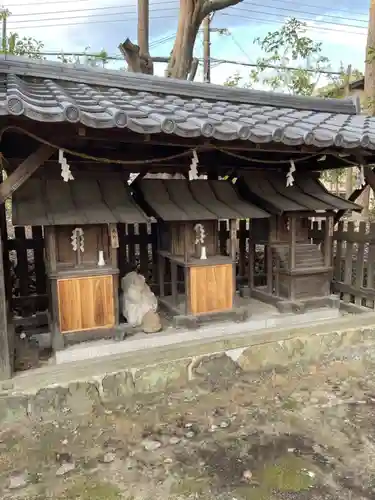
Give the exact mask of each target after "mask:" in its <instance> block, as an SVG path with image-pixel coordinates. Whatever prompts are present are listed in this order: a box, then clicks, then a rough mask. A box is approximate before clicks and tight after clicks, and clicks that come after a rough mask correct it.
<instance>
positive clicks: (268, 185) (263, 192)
mask: <svg viewBox="0 0 375 500" xmlns="http://www.w3.org/2000/svg"><path fill="white" fill-rule="evenodd" d="M240 179H242V181H243V182H244V183H245V185H246V191H245V192H244V191H243V190H242V191H241V192H242V194H243V195H244V197H246V199H249V201H252V202H253V203H257V204H259V205H260V206H262V207H263V208H265V209H266V210H269V211H271V212H272V213H283V212H300V211H302V212H304V211H327V210H333V211H337V210H356V211H361V210H362V207H361V206H360V205H357V204H355V203H353V202H351V201H348V200H345V199H343V198H341V197H340V196H335V195H334V194H332V193H330V192H329V191H327V189H326V188H325V187H324V186H323V184H322V183H321V182H320V181H319V180H318V179H316V178H314V177H313V176H308V175H306V174H304V175H301V174H300V175H298V174H294V184H293V186H288V187H287V186H286V178H285V174H282V173H278V172H269V173H266V172H257V173H256V174H254V173H253V174H251V173H249V172H247V173H243V174H242V175H241V176H240ZM240 182H241V180H240ZM246 193H248V195H249V196H245V195H246Z"/></svg>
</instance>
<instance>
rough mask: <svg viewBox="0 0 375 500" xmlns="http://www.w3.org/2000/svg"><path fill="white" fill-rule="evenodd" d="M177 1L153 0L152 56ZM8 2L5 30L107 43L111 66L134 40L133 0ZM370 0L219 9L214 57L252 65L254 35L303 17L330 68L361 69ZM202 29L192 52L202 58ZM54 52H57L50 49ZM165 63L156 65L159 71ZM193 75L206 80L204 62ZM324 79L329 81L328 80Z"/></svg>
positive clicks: (71, 48) (163, 40) (273, 2)
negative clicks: (122, 47)
mask: <svg viewBox="0 0 375 500" xmlns="http://www.w3.org/2000/svg"><path fill="white" fill-rule="evenodd" d="M178 5H179V1H178V0H150V50H151V55H153V56H168V55H169V53H170V51H171V49H172V45H173V40H174V35H175V32H176V27H177V15H178ZM4 7H5V8H6V9H8V10H9V11H10V12H11V16H10V18H9V19H8V23H7V33H10V32H17V33H18V34H19V35H20V36H21V37H23V36H31V37H34V38H36V39H38V40H41V41H42V42H43V43H44V49H43V50H44V51H46V52H60V51H63V52H64V53H69V52H81V51H84V50H85V49H86V50H87V51H88V52H98V51H100V50H101V49H105V50H106V51H107V53H108V54H109V55H110V56H113V57H117V58H118V60H113V61H111V62H110V65H109V67H111V68H114V69H115V68H116V69H117V68H118V69H121V68H124V67H125V63H124V62H123V61H122V59H121V55H120V53H119V51H118V45H119V43H120V42H122V41H124V40H125V38H127V37H129V38H130V39H131V40H132V41H134V42H135V41H136V37H137V32H136V15H137V7H136V2H135V1H134V0H35V1H32V2H26V1H25V0H9V1H8V2H7V3H6V4H5V5H4ZM368 7H369V5H368V0H367V1H364V0H358V1H357V2H356V3H355V8H353V2H351V1H350V0H341V1H340V2H339V1H338V0H326V1H324V0H318V2H317V3H316V2H315V1H313V0H302V3H301V0H267V1H266V2H264V1H261V0H244V1H242V2H241V3H240V4H238V5H236V6H233V7H229V8H227V9H225V10H223V11H220V12H218V13H216V14H215V16H214V19H213V21H212V27H213V28H226V29H227V30H228V32H229V34H227V35H220V34H218V33H217V32H213V33H212V35H211V57H212V58H213V59H220V60H226V61H228V60H229V61H236V62H238V63H244V64H252V63H255V62H256V60H257V58H258V57H261V56H262V52H261V50H260V48H259V46H257V45H256V44H254V39H255V38H256V37H260V38H263V37H264V36H265V35H266V34H267V33H268V32H270V31H271V32H272V31H275V30H277V29H278V28H280V27H281V26H282V25H283V23H284V22H285V21H286V20H287V19H288V18H290V17H296V18H297V19H298V20H300V21H305V22H306V23H307V26H308V32H307V35H308V36H309V37H311V38H312V39H314V40H316V41H321V42H322V48H323V50H322V53H323V54H324V55H325V56H327V57H328V58H329V60H330V62H331V68H332V70H333V71H338V70H339V67H340V64H341V63H342V64H343V65H344V66H345V67H346V66H347V65H348V64H351V65H352V67H353V68H356V69H359V70H363V69H364V59H365V45H366V32H367V20H368ZM202 53H203V43H202V37H201V34H199V35H198V39H197V42H196V46H195V55H196V56H197V57H202ZM47 57H48V58H50V59H53V58H54V56H47ZM164 69H165V66H164V65H162V64H158V65H156V67H155V72H156V73H157V74H159V75H162V74H163V72H164ZM249 70H250V68H249V67H247V66H246V65H243V66H240V65H234V64H228V63H221V64H217V63H213V66H212V73H211V78H212V82H214V83H218V84H222V83H224V82H225V80H226V79H227V78H228V77H230V76H231V75H233V74H234V73H235V72H239V73H240V75H241V76H242V77H243V78H244V79H246V77H247V75H248V74H249ZM196 80H202V68H200V69H199V70H198V74H197V77H196ZM323 83H324V80H323Z"/></svg>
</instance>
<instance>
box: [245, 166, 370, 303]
mask: <svg viewBox="0 0 375 500" xmlns="http://www.w3.org/2000/svg"><path fill="white" fill-rule="evenodd" d="M237 189H238V191H239V192H241V194H242V196H243V197H244V199H246V200H249V201H251V202H252V203H254V204H256V205H258V206H260V207H262V208H263V209H265V210H267V211H268V212H269V213H271V214H273V216H272V217H271V218H270V219H268V220H267V221H256V222H257V223H255V224H253V225H252V232H251V236H250V239H251V242H252V245H251V252H254V245H256V244H263V245H265V262H266V274H267V286H266V287H264V288H262V289H258V290H255V287H254V282H253V273H252V272H250V273H249V283H248V286H249V288H250V290H251V293H252V295H253V296H254V297H257V298H259V299H261V300H264V301H270V302H272V303H277V302H278V301H280V300H281V301H282V300H284V301H285V300H287V301H291V302H303V301H311V300H315V299H324V298H326V297H328V296H329V295H330V293H331V290H330V284H331V277H332V270H333V268H332V253H333V249H332V237H333V221H334V215H335V213H336V212H337V211H338V210H344V211H347V210H357V211H360V210H361V207H360V206H359V205H356V204H354V203H352V202H350V201H347V200H345V199H343V198H340V197H338V196H335V195H333V194H331V193H329V192H328V191H327V190H326V189H325V188H324V186H323V185H322V184H321V183H320V182H319V180H318V179H317V177H316V176H315V174H310V175H309V174H305V175H299V176H298V175H297V176H295V179H293V184H292V185H290V186H288V187H287V186H286V179H285V174H282V173H277V172H272V173H268V174H267V173H264V172H257V173H256V175H250V174H249V173H247V174H244V175H243V176H242V177H240V178H239V181H238V183H237ZM311 218H318V219H320V220H321V221H322V223H323V225H324V228H325V237H324V241H323V242H322V243H320V244H319V245H317V244H315V243H314V242H313V241H312V240H311V239H310V237H309V227H310V220H309V219H311ZM249 261H250V262H251V263H252V262H253V261H254V256H253V255H250V256H249ZM250 265H251V264H250Z"/></svg>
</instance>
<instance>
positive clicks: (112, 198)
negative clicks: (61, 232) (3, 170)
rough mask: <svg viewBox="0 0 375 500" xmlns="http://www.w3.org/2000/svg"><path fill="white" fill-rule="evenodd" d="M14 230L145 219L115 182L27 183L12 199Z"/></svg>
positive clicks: (34, 180) (57, 181)
mask: <svg viewBox="0 0 375 500" xmlns="http://www.w3.org/2000/svg"><path fill="white" fill-rule="evenodd" d="M12 221H13V224H14V225H15V226H28V225H30V226H51V225H65V224H68V225H70V224H106V223H114V222H125V223H140V222H147V221H148V219H147V217H146V216H145V215H144V213H143V212H142V210H141V209H140V208H139V207H138V206H137V205H136V204H135V203H134V201H133V199H132V197H131V194H130V192H129V189H128V188H127V186H125V183H123V182H121V181H119V180H118V179H102V180H100V181H99V180H96V179H85V180H79V179H75V180H74V181H73V182H64V181H63V180H62V179H59V180H55V179H49V180H46V179H38V178H32V179H28V181H27V182H25V183H24V184H23V185H22V186H21V187H20V188H19V189H18V190H17V191H16V192H15V193H14V195H13V200H12Z"/></svg>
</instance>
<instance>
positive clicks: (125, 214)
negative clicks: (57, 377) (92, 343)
mask: <svg viewBox="0 0 375 500" xmlns="http://www.w3.org/2000/svg"><path fill="white" fill-rule="evenodd" d="M146 221H147V219H146V217H145V216H144V215H143V213H142V212H141V210H140V209H138V207H137V206H136V205H135V204H134V202H133V200H132V198H131V195H130V193H129V191H128V187H127V185H126V183H124V182H123V181H122V180H121V179H116V177H115V176H114V175H112V176H111V178H110V179H108V178H107V179H104V178H102V179H100V180H97V179H92V178H90V179H87V178H85V179H79V178H78V179H77V178H76V179H75V180H72V181H69V182H64V181H63V180H62V179H45V178H31V179H29V180H28V181H27V182H26V183H25V184H24V185H23V186H22V187H21V188H20V189H19V190H18V191H17V193H16V194H15V195H14V197H13V223H14V225H24V226H26V225H35V226H36V225H38V226H39V225H40V226H44V237H45V262H46V271H47V280H48V287H47V288H48V291H49V292H48V294H49V323H50V331H51V332H52V338H53V346H54V349H59V348H62V347H64V345H65V343H66V342H65V341H66V340H70V341H71V340H73V341H80V340H85V339H87V338H100V337H101V336H105V337H107V336H112V335H113V333H114V331H115V329H116V327H117V326H118V325H119V306H118V300H119V299H118V298H119V291H118V290H119V284H118V274H119V269H118V267H119V266H118V256H117V248H118V246H119V242H118V235H117V229H116V223H117V222H128V223H136V222H138V223H139V222H146Z"/></svg>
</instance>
